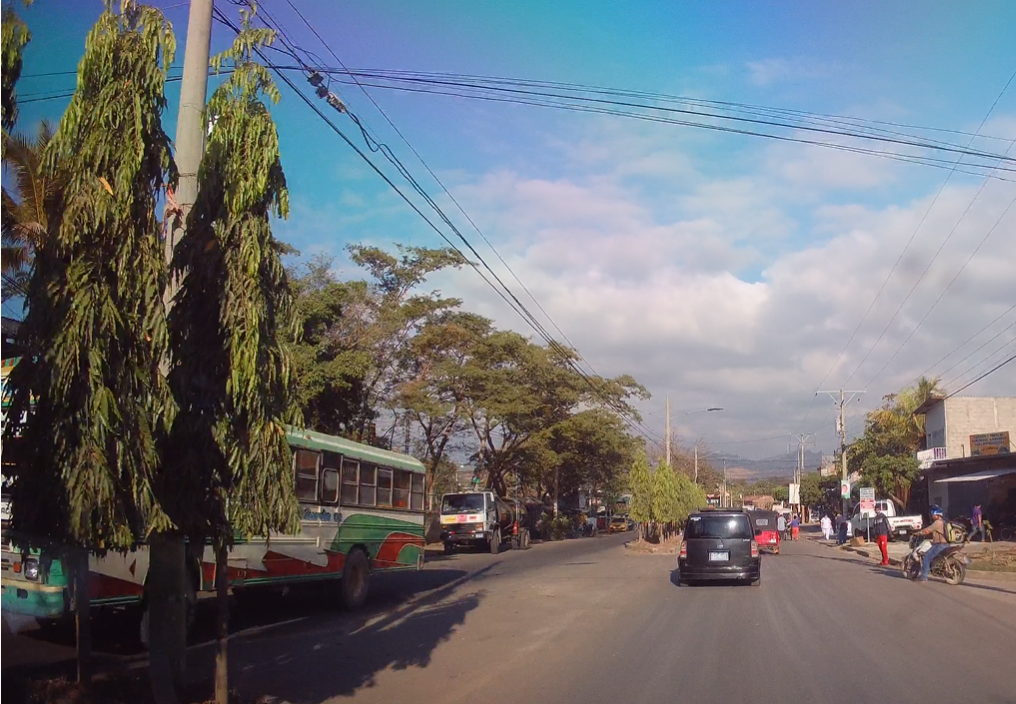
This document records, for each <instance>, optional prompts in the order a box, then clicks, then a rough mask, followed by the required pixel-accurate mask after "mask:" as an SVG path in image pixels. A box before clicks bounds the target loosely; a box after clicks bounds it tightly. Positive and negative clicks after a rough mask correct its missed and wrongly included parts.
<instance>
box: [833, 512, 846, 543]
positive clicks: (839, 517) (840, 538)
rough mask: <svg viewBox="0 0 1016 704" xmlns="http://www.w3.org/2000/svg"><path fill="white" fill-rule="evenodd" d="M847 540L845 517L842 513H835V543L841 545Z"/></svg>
mask: <svg viewBox="0 0 1016 704" xmlns="http://www.w3.org/2000/svg"><path fill="white" fill-rule="evenodd" d="M845 542H847V519H846V518H844V517H843V514H842V513H837V514H836V544H837V545H843V543H845Z"/></svg>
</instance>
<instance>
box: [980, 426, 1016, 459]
mask: <svg viewBox="0 0 1016 704" xmlns="http://www.w3.org/2000/svg"><path fill="white" fill-rule="evenodd" d="M1008 453H1009V431H1008V430H1003V431H1002V432H998V433H981V434H980V435H971V436H970V456H971V457H986V456H988V455H1005V454H1008Z"/></svg>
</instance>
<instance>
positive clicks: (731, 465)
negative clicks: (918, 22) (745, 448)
mask: <svg viewBox="0 0 1016 704" xmlns="http://www.w3.org/2000/svg"><path fill="white" fill-rule="evenodd" d="M709 461H710V464H711V465H712V466H713V467H715V468H716V470H717V471H721V470H722V468H723V465H724V462H725V463H726V466H727V477H728V479H734V480H744V479H770V478H777V477H780V478H782V477H788V478H789V477H792V476H794V470H795V469H797V453H796V452H789V453H784V454H781V455H776V456H774V457H766V458H763V459H760V460H752V459H748V458H746V457H740V456H739V455H732V454H725V453H717V454H715V455H712V456H711V457H710V458H709ZM821 462H822V453H821V452H809V451H807V450H805V452H804V467H805V469H806V470H815V469H818V467H819V465H820V464H821Z"/></svg>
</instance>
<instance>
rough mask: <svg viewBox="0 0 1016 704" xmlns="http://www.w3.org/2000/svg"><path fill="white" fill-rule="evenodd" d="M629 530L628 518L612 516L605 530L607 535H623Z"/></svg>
mask: <svg viewBox="0 0 1016 704" xmlns="http://www.w3.org/2000/svg"><path fill="white" fill-rule="evenodd" d="M627 530H630V528H629V526H628V518H627V517H625V516H613V517H612V518H611V519H610V526H609V527H608V528H607V532H608V533H624V532H625V531H627Z"/></svg>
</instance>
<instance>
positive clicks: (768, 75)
mask: <svg viewBox="0 0 1016 704" xmlns="http://www.w3.org/2000/svg"><path fill="white" fill-rule="evenodd" d="M747 68H748V80H749V81H751V83H752V84H754V85H756V86H760V87H765V86H771V85H773V84H775V83H783V82H786V81H793V80H799V79H814V78H822V77H824V76H827V75H829V73H830V72H831V71H830V68H829V67H828V66H825V65H822V64H820V63H818V62H816V61H814V60H809V59H801V58H797V59H784V58H770V59H761V60H759V61H749V62H748V64H747Z"/></svg>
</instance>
